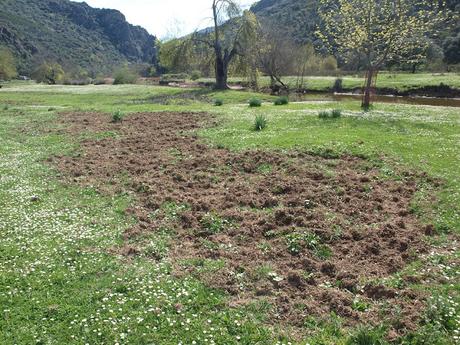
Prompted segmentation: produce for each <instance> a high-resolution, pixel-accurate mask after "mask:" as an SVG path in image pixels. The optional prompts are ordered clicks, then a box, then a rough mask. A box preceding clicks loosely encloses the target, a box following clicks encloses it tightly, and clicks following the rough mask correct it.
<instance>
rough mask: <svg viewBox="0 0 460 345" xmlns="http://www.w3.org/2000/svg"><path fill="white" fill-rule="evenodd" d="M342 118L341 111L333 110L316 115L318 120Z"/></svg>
mask: <svg viewBox="0 0 460 345" xmlns="http://www.w3.org/2000/svg"><path fill="white" fill-rule="evenodd" d="M341 116H342V110H340V109H334V110H332V111H327V110H322V111H320V112H319V113H318V117H319V118H320V119H338V118H340V117H341Z"/></svg>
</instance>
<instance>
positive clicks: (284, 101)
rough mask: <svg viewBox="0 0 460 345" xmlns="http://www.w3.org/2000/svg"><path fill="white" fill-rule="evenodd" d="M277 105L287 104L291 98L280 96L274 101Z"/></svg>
mask: <svg viewBox="0 0 460 345" xmlns="http://www.w3.org/2000/svg"><path fill="white" fill-rule="evenodd" d="M274 104H275V105H287V104H289V98H288V97H287V96H282V97H279V98H277V99H276V100H275V102H274Z"/></svg>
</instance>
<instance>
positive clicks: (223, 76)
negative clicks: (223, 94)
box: [216, 55, 228, 90]
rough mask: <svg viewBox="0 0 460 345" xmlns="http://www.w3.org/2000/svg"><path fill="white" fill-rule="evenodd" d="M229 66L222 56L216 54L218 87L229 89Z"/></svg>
mask: <svg viewBox="0 0 460 345" xmlns="http://www.w3.org/2000/svg"><path fill="white" fill-rule="evenodd" d="M227 79H228V66H227V64H226V62H225V61H224V59H222V56H218V55H216V89H217V90H227V89H228V84H227Z"/></svg>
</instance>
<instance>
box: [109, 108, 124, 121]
mask: <svg viewBox="0 0 460 345" xmlns="http://www.w3.org/2000/svg"><path fill="white" fill-rule="evenodd" d="M124 117H125V114H124V113H123V112H122V111H121V110H117V111H115V112H113V113H112V122H113V123H117V122H121V121H123V118H124Z"/></svg>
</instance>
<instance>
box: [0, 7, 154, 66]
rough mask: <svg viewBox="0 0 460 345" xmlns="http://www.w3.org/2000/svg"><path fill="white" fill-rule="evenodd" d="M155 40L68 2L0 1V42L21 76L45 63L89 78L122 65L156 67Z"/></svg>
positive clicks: (108, 13) (109, 13)
mask: <svg viewBox="0 0 460 345" xmlns="http://www.w3.org/2000/svg"><path fill="white" fill-rule="evenodd" d="M155 42H156V38H155V37H154V36H152V35H150V34H149V33H148V32H147V31H146V30H145V29H143V28H141V27H138V26H133V25H131V24H129V23H128V22H127V21H126V19H125V17H124V16H123V14H122V13H120V12H119V11H116V10H108V9H96V8H92V7H90V6H88V5H87V4H86V3H77V2H71V1H69V0H0V44H1V45H6V46H8V47H9V48H10V49H11V50H12V51H13V53H14V54H15V56H16V57H17V58H18V61H19V66H18V67H19V71H20V72H21V73H25V74H28V73H30V72H31V70H32V69H33V68H34V67H35V66H36V65H37V64H40V63H41V62H43V61H51V62H58V63H60V64H61V65H63V66H64V68H66V69H67V70H69V69H70V70H78V69H85V70H87V71H88V72H90V73H91V74H95V73H98V72H108V71H110V70H111V69H113V68H114V67H115V66H118V65H120V64H123V63H126V62H135V63H155V62H156V54H157V52H156V47H155Z"/></svg>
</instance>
